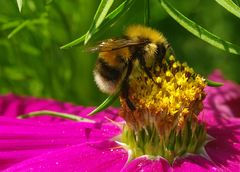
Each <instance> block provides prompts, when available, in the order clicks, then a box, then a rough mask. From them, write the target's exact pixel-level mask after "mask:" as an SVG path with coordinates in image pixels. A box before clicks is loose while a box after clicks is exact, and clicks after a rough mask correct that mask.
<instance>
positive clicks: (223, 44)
mask: <svg viewBox="0 0 240 172" xmlns="http://www.w3.org/2000/svg"><path fill="white" fill-rule="evenodd" d="M159 1H160V3H161V5H162V7H163V9H164V10H165V11H166V12H167V13H168V14H169V15H170V16H171V17H172V18H173V19H174V20H176V21H177V22H178V23H179V24H180V25H181V26H183V27H184V28H185V29H187V30H188V31H189V32H191V33H192V34H193V35H195V36H197V37H198V38H200V39H202V40H203V41H206V42H207V43H209V44H211V45H213V46H215V47H217V48H219V49H221V50H224V51H227V52H229V53H232V54H240V47H239V46H238V45H236V44H233V43H231V42H228V41H225V40H223V39H222V38H220V37H218V36H216V35H214V34H213V33H211V32H209V31H207V30H206V29H204V28H203V27H201V26H200V25H198V24H196V23H195V22H193V21H191V20H190V19H188V18H187V17H186V16H184V15H183V14H182V13H180V12H179V11H177V10H176V9H175V8H174V7H173V6H171V5H170V4H169V3H167V2H166V1H165V0H159Z"/></svg>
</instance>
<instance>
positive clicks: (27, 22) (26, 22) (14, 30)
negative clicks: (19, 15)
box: [8, 20, 30, 39]
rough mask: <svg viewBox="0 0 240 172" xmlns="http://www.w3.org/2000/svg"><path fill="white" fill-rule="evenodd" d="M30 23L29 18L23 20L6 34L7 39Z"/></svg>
mask: <svg viewBox="0 0 240 172" xmlns="http://www.w3.org/2000/svg"><path fill="white" fill-rule="evenodd" d="M29 23H30V21H29V20H25V21H24V22H22V23H21V24H20V25H18V26H17V27H16V28H15V29H13V31H12V32H10V33H9V34H8V39H10V38H12V37H13V36H14V35H15V34H16V33H18V32H19V31H20V30H22V29H23V28H24V27H25V26H27V25H28V24H29Z"/></svg>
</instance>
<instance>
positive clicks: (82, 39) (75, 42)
mask: <svg viewBox="0 0 240 172" xmlns="http://www.w3.org/2000/svg"><path fill="white" fill-rule="evenodd" d="M85 37H86V34H84V35H83V36H81V37H80V38H78V39H75V40H73V41H72V42H70V43H68V44H65V45H63V46H61V47H60V49H66V48H71V47H73V46H75V45H77V44H80V43H81V42H83V41H84V40H85Z"/></svg>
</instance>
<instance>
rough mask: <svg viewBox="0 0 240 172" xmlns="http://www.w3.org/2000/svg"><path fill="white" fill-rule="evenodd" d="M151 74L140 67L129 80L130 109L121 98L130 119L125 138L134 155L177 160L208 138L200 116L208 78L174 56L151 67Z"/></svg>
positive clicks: (124, 114)
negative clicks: (199, 118) (133, 106)
mask: <svg viewBox="0 0 240 172" xmlns="http://www.w3.org/2000/svg"><path fill="white" fill-rule="evenodd" d="M150 72H151V74H152V78H150V77H149V76H148V75H147V74H146V73H145V72H144V70H142V69H141V67H139V68H138V67H136V68H135V70H134V71H133V74H132V77H131V78H130V81H129V86H130V88H129V98H130V100H131V101H132V103H133V104H134V105H135V106H136V109H135V110H134V111H133V110H131V109H129V107H128V105H127V104H126V101H124V99H123V98H120V101H121V106H122V108H121V111H120V115H121V116H122V117H123V118H124V119H125V120H126V126H125V127H124V132H123V142H125V143H126V144H127V145H128V146H129V148H130V149H131V150H132V152H133V156H134V157H138V156H141V155H146V154H147V155H153V156H162V157H164V158H166V159H168V160H169V162H173V160H174V159H175V158H176V157H179V156H182V155H184V154H186V153H198V152H199V151H200V150H201V148H202V147H203V145H204V143H205V141H206V130H205V126H204V125H203V124H201V123H200V122H199V121H198V119H197V116H198V114H199V112H200V111H201V110H202V108H203V104H202V101H203V99H204V97H205V93H204V91H203V90H204V88H205V86H206V83H205V80H204V79H203V78H202V77H201V76H200V75H198V74H195V73H194V71H193V69H192V68H190V67H188V66H187V64H186V63H183V64H181V63H180V62H178V61H176V60H175V58H174V56H170V57H169V58H168V59H163V61H162V63H161V64H159V65H156V66H154V67H152V69H150Z"/></svg>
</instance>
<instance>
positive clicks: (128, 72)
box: [122, 62, 136, 111]
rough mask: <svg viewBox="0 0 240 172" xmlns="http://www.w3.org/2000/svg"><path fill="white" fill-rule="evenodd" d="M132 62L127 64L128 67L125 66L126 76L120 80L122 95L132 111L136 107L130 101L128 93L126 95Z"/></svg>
mask: <svg viewBox="0 0 240 172" xmlns="http://www.w3.org/2000/svg"><path fill="white" fill-rule="evenodd" d="M132 68H133V66H132V63H131V62H130V63H129V64H128V68H127V73H126V76H125V78H124V79H123V82H122V97H123V98H124V99H125V101H126V103H127V105H128V107H129V108H130V109H131V110H132V111H134V110H135V109H136V108H135V106H134V104H133V103H132V102H131V100H130V99H129V95H128V90H129V84H128V78H129V76H130V74H131V72H132Z"/></svg>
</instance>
